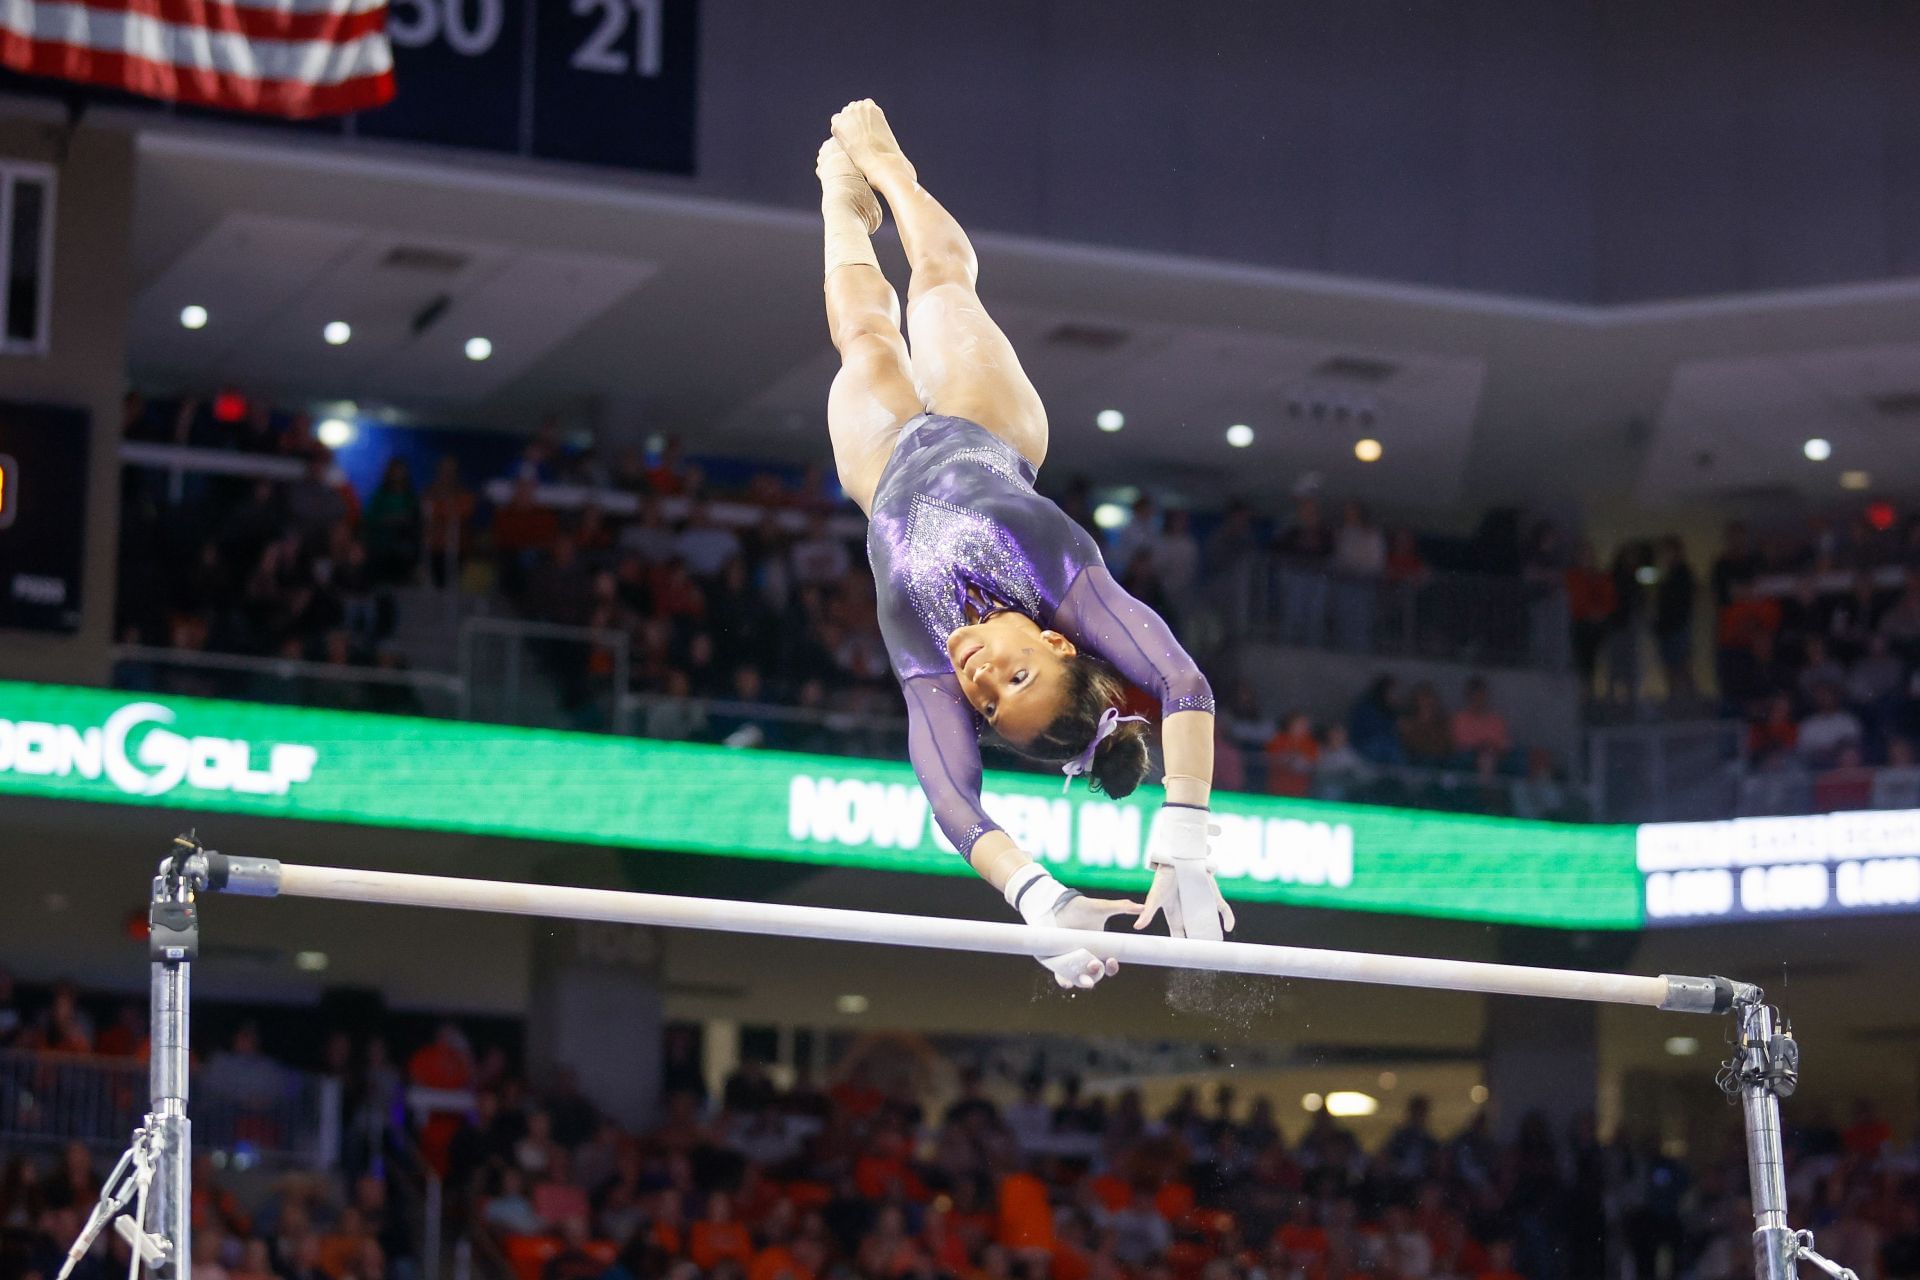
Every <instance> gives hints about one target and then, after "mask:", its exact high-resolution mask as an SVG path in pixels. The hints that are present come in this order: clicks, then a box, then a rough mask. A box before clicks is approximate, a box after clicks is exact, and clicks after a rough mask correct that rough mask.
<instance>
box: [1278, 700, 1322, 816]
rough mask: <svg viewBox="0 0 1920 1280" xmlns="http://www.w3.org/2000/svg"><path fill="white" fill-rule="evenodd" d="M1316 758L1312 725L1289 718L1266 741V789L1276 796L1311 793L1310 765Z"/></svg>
mask: <svg viewBox="0 0 1920 1280" xmlns="http://www.w3.org/2000/svg"><path fill="white" fill-rule="evenodd" d="M1319 759H1320V743H1319V742H1318V741H1317V740H1316V739H1315V738H1314V736H1313V722H1312V721H1311V720H1309V719H1308V718H1307V717H1306V716H1304V715H1293V716H1289V717H1288V718H1287V723H1286V725H1285V726H1284V727H1282V728H1281V730H1280V732H1278V733H1276V734H1274V735H1273V737H1271V738H1269V739H1267V790H1268V791H1271V792H1272V793H1273V794H1274V795H1277V796H1304V795H1307V794H1308V793H1309V792H1311V791H1312V790H1313V766H1314V763H1315V762H1316V761H1317V760H1319Z"/></svg>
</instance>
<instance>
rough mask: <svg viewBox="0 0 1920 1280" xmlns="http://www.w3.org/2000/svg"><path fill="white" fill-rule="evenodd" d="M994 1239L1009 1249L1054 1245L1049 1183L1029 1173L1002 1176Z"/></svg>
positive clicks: (1047, 1247) (1050, 1246)
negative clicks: (998, 1213) (1048, 1197)
mask: <svg viewBox="0 0 1920 1280" xmlns="http://www.w3.org/2000/svg"><path fill="white" fill-rule="evenodd" d="M995 1239H997V1240H998V1241H999V1242H1000V1243H1001V1244H1002V1245H1004V1246H1005V1247H1006V1248H1009V1249H1047V1250H1051V1249H1052V1248H1053V1207H1052V1206H1051V1205H1050V1204H1048V1203H1047V1184H1046V1183H1044V1182H1042V1181H1040V1179H1038V1178H1036V1177H1034V1176H1033V1175H1032V1174H1030V1173H1010V1174H1008V1175H1007V1176H1006V1177H1004V1178H1002V1179H1000V1215H999V1223H998V1227H997V1230H996V1231H995Z"/></svg>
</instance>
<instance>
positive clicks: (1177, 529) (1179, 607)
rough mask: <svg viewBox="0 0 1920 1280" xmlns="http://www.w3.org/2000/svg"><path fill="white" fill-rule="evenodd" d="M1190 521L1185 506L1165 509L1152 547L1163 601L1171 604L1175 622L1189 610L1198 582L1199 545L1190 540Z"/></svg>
mask: <svg viewBox="0 0 1920 1280" xmlns="http://www.w3.org/2000/svg"><path fill="white" fill-rule="evenodd" d="M1191 524H1192V517H1191V516H1190V515H1189V513H1188V512H1187V510H1186V508H1184V507H1170V508H1168V509H1167V516H1166V521H1165V525H1164V527H1163V528H1162V529H1161V531H1160V538H1159V540H1158V542H1157V543H1156V544H1155V546H1154V548H1153V567H1154V570H1155V571H1156V572H1157V573H1158V575H1159V578H1160V587H1161V590H1163V591H1165V592H1166V596H1167V603H1168V604H1170V605H1171V606H1172V607H1173V616H1174V619H1175V620H1176V623H1177V622H1178V621H1180V620H1184V619H1186V618H1187V617H1188V616H1189V615H1190V614H1191V613H1192V611H1193V602H1194V593H1195V591H1197V590H1198V588H1199V585H1200V544H1199V542H1198V541H1196V540H1195V539H1194V536H1193V532H1192V528H1191Z"/></svg>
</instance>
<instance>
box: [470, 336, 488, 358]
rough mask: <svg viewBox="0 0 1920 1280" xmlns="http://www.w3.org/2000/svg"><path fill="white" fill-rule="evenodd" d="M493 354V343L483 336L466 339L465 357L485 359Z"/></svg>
mask: <svg viewBox="0 0 1920 1280" xmlns="http://www.w3.org/2000/svg"><path fill="white" fill-rule="evenodd" d="M492 354H493V343H492V342H490V341H488V340H487V339H485V338H468V339H467V359H469V360H485V359H486V358H487V357H488V356H490V355H492Z"/></svg>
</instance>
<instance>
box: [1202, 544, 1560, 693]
mask: <svg viewBox="0 0 1920 1280" xmlns="http://www.w3.org/2000/svg"><path fill="white" fill-rule="evenodd" d="M1228 585H1229V588H1230V589H1229V591H1228V593H1227V600H1226V608H1227V613H1228V618H1227V622H1228V626H1229V628H1230V633H1231V634H1236V635H1240V636H1245V637H1248V638H1252V639H1258V640H1269V641H1274V642H1277V643H1280V644H1290V645H1299V646H1301V647H1304V648H1315V649H1322V648H1330V649H1338V650H1340V651H1341V652H1343V653H1370V654H1378V655H1384V656H1401V657H1417V658H1434V659H1439V660H1443V661H1448V662H1466V663H1472V664H1475V665H1477V666H1506V667H1536V668H1541V669H1545V670H1549V671H1564V670H1566V669H1567V667H1568V666H1569V665H1570V663H1571V657H1572V651H1571V635H1570V627H1569V621H1568V614H1567V602H1566V594H1565V592H1563V591H1562V590H1560V589H1559V588H1558V587H1543V586H1540V585H1537V584H1534V583H1529V582H1527V581H1525V580H1524V579H1521V578H1517V577H1501V576H1496V575H1492V574H1461V573H1430V574H1425V575H1423V576H1422V577H1420V578H1418V579H1410V580H1407V581H1393V580H1389V579H1386V578H1359V577H1351V576H1346V575H1342V574H1336V573H1330V572H1328V571H1327V570H1326V569H1325V568H1324V567H1322V566H1319V565H1314V564H1304V563H1301V562H1299V561H1294V560H1289V559H1287V558H1286V557H1284V556H1278V555H1270V556H1264V557H1259V558H1256V559H1254V560H1252V561H1251V562H1250V563H1248V564H1247V565H1246V566H1245V567H1243V568H1242V569H1241V570H1240V572H1239V576H1238V579H1237V581H1234V582H1232V583H1230V584H1228Z"/></svg>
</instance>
